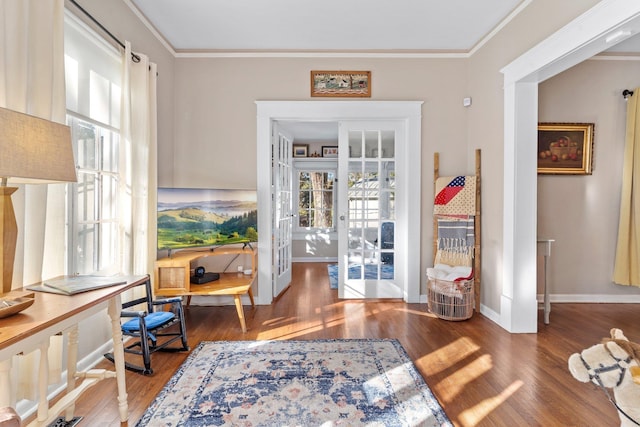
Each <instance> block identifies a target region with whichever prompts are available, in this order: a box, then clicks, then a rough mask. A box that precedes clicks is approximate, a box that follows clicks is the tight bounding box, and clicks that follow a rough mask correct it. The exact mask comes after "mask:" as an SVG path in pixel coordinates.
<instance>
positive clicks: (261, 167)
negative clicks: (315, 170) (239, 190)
mask: <svg viewBox="0 0 640 427" xmlns="http://www.w3.org/2000/svg"><path fill="white" fill-rule="evenodd" d="M256 104H257V110H258V114H257V140H258V141H257V151H258V152H257V158H258V165H257V172H258V229H259V230H260V233H259V240H258V292H257V293H258V296H257V301H258V304H270V303H271V302H272V301H273V298H274V297H275V296H276V294H275V287H274V286H273V284H274V281H275V274H274V262H273V261H274V244H273V239H274V232H275V231H276V230H274V227H273V224H274V220H273V215H274V214H277V210H278V209H274V207H275V203H276V202H275V201H274V197H273V196H272V195H273V190H274V188H273V174H272V171H273V165H274V157H273V156H274V153H273V152H272V148H271V147H272V140H273V138H274V137H275V136H276V134H275V133H274V128H276V127H277V123H278V122H282V121H290V122H296V121H304V122H313V121H316V122H339V123H340V122H349V121H354V120H361V121H362V120H366V121H384V120H396V121H398V120H399V121H402V122H403V123H404V125H405V126H404V128H405V137H406V150H405V151H404V153H403V158H402V159H400V160H401V161H402V162H403V164H404V166H405V167H404V169H403V171H404V173H405V175H404V179H405V180H406V182H407V183H408V182H411V186H412V191H414V192H415V191H416V189H418V190H419V186H420V158H421V156H420V151H421V138H420V133H421V108H422V102H420V101H406V102H405V101H327V102H321V101H257V102H256ZM396 208H397V209H398V212H399V214H400V215H402V221H403V222H404V223H406V224H409V223H412V224H416V223H419V222H420V200H419V198H410V197H405V198H402V199H401V200H398V201H397V206H396ZM400 212H401V213H400ZM396 233H397V235H400V236H402V237H399V238H398V244H399V245H400V246H401V248H402V249H401V250H402V252H403V253H406V254H407V256H406V257H404V258H405V259H404V260H402V262H399V263H397V264H396V268H398V269H400V274H401V275H402V277H403V278H404V279H405V280H404V283H405V284H404V286H403V289H402V295H403V299H404V300H405V301H407V302H419V299H420V284H421V280H420V239H419V236H418V235H417V234H416V233H408V232H407V230H399V229H398V230H396Z"/></svg>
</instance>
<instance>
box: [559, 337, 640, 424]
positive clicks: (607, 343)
mask: <svg viewBox="0 0 640 427" xmlns="http://www.w3.org/2000/svg"><path fill="white" fill-rule="evenodd" d="M569 371H570V372H571V375H573V376H574V378H576V379H577V380H578V381H582V382H584V383H586V382H589V381H591V382H593V383H594V384H596V385H598V386H600V387H601V388H602V389H603V390H604V391H605V393H606V394H607V397H609V400H611V401H612V403H613V404H614V405H615V406H616V409H617V410H618V415H619V416H620V426H621V427H627V426H640V344H636V343H632V342H630V341H629V340H628V339H627V338H626V337H625V336H624V334H623V333H622V331H621V330H620V329H611V338H606V339H604V340H603V342H602V343H601V344H596V345H594V346H591V347H589V348H587V349H585V350H583V351H582V353H574V354H572V355H571V356H570V357H569ZM608 388H611V389H613V395H614V397H615V399H611V397H610V395H609V391H608V390H607V389H608Z"/></svg>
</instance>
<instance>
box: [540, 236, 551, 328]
mask: <svg viewBox="0 0 640 427" xmlns="http://www.w3.org/2000/svg"><path fill="white" fill-rule="evenodd" d="M553 242H555V239H542V238H538V246H541V247H542V248H541V249H542V255H543V256H544V301H543V305H544V324H545V325H548V324H549V313H551V301H549V284H548V283H547V281H548V275H549V272H548V264H549V258H551V243H553Z"/></svg>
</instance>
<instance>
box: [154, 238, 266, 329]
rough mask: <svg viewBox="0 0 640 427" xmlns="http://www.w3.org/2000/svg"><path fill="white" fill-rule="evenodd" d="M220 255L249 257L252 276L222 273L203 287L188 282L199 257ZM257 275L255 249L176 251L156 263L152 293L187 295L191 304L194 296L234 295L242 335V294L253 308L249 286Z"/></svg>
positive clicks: (229, 248)
mask: <svg viewBox="0 0 640 427" xmlns="http://www.w3.org/2000/svg"><path fill="white" fill-rule="evenodd" d="M222 255H228V256H234V257H237V256H240V255H248V256H250V258H251V269H250V271H251V274H245V273H244V272H233V273H227V272H222V273H220V278H219V279H218V280H215V281H212V282H208V283H203V284H192V283H191V267H192V265H191V264H192V263H193V262H196V261H198V260H200V259H202V258H207V257H214V256H222ZM247 270H249V269H247ZM257 272H258V264H257V254H256V250H255V249H253V248H251V247H248V246H246V245H245V246H243V247H233V246H222V247H218V248H214V249H211V250H208V251H196V252H179V253H177V254H175V255H172V256H171V257H168V258H161V259H159V260H157V261H156V263H155V280H154V292H155V294H156V295H158V296H187V298H188V301H190V300H191V297H192V296H194V295H197V296H212V295H229V296H233V299H234V301H235V305H236V311H237V312H238V319H239V320H240V326H241V328H242V332H247V323H246V321H245V317H244V309H243V308H242V295H246V294H248V295H249V299H250V300H251V306H252V307H255V302H254V300H253V291H252V290H251V287H252V286H253V283H254V282H255V280H256V277H257V276H258V274H257ZM187 305H188V302H187Z"/></svg>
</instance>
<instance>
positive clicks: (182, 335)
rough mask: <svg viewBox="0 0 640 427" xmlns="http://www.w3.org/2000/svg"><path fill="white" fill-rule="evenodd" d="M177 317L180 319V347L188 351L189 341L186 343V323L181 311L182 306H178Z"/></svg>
mask: <svg viewBox="0 0 640 427" xmlns="http://www.w3.org/2000/svg"><path fill="white" fill-rule="evenodd" d="M178 318H179V319H180V338H181V340H182V349H183V350H186V351H189V343H187V325H186V323H185V321H184V311H182V307H178Z"/></svg>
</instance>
